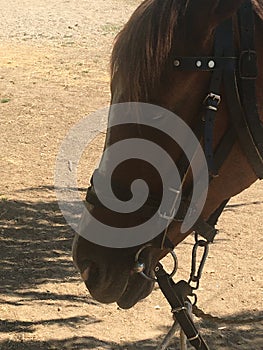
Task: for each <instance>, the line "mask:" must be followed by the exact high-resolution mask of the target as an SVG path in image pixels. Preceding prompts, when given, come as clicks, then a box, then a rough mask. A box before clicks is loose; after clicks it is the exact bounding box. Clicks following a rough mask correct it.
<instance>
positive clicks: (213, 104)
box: [203, 92, 221, 112]
mask: <svg viewBox="0 0 263 350" xmlns="http://www.w3.org/2000/svg"><path fill="white" fill-rule="evenodd" d="M220 103H221V96H220V95H218V94H215V93H213V92H210V93H209V94H208V95H207V96H206V98H205V99H204V101H203V104H204V105H205V106H206V108H207V109H210V110H212V111H215V112H216V111H217V109H218V106H219V105H220Z"/></svg>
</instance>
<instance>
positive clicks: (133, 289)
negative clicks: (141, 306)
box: [117, 275, 154, 309]
mask: <svg viewBox="0 0 263 350" xmlns="http://www.w3.org/2000/svg"><path fill="white" fill-rule="evenodd" d="M153 287H154V282H151V281H148V280H145V279H142V277H141V276H140V275H134V276H132V277H131V279H130V280H129V283H128V285H127V288H126V290H125V291H124V293H123V294H122V296H121V297H120V298H119V299H118V300H117V304H118V306H119V307H120V308H122V309H130V308H131V307H133V306H134V305H135V304H137V303H138V302H139V301H140V300H142V299H144V298H146V297H147V296H148V295H149V294H150V293H151V292H152V290H153Z"/></svg>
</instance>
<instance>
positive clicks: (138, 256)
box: [135, 244, 178, 282]
mask: <svg viewBox="0 0 263 350" xmlns="http://www.w3.org/2000/svg"><path fill="white" fill-rule="evenodd" d="M149 247H152V245H151V244H146V245H144V246H142V247H141V248H140V249H139V250H138V251H137V253H136V255H135V264H137V263H140V261H139V258H140V254H141V253H142V252H143V251H144V249H146V248H149ZM169 253H170V254H171V255H172V257H173V261H174V268H173V271H172V272H171V273H170V274H169V278H172V277H173V276H174V275H175V274H176V271H177V268H178V260H177V256H176V254H175V252H174V251H173V250H172V251H170V252H169ZM144 269H145V267H144ZM135 270H136V269H135ZM137 273H139V274H140V275H141V276H142V277H144V278H145V279H147V280H148V281H151V282H152V281H154V282H156V281H157V278H156V277H151V276H148V275H146V273H145V272H144V270H143V271H140V272H137Z"/></svg>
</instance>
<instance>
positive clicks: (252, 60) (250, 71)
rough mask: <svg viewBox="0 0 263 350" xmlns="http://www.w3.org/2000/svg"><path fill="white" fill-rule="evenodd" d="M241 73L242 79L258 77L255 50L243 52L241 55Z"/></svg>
mask: <svg viewBox="0 0 263 350" xmlns="http://www.w3.org/2000/svg"><path fill="white" fill-rule="evenodd" d="M239 75H240V78H241V79H256V78H257V75H258V71H257V53H256V51H255V50H245V51H242V52H241V54H240V57H239Z"/></svg>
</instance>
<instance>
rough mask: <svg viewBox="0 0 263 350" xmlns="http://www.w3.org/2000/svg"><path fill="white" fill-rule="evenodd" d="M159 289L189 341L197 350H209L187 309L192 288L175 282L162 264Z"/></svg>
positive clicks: (158, 279) (185, 283) (158, 267)
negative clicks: (186, 303)
mask: <svg viewBox="0 0 263 350" xmlns="http://www.w3.org/2000/svg"><path fill="white" fill-rule="evenodd" d="M155 274H156V278H157V282H158V284H159V287H160V289H161V291H162V293H163V294H164V296H165V298H166V299H167V301H168V303H169V304H170V305H171V308H172V313H173V315H174V317H175V319H176V320H177V322H178V323H179V325H180V327H181V328H182V330H183V331H184V333H185V335H186V337H187V339H188V341H189V342H190V344H191V345H192V346H193V347H194V348H195V349H196V350H209V348H208V346H207V345H206V343H205V341H204V339H203V338H202V336H201V335H200V334H199V333H198V330H197V329H196V327H195V325H194V322H193V320H192V319H191V317H190V315H189V314H188V311H187V309H186V307H185V301H186V300H187V296H189V295H191V294H192V288H191V287H190V285H189V284H188V283H187V282H185V281H179V282H178V283H176V284H175V283H174V281H173V280H172V279H171V278H170V277H169V275H168V274H167V273H166V272H165V271H164V269H163V266H162V264H160V263H159V264H158V265H157V270H156V272H155Z"/></svg>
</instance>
